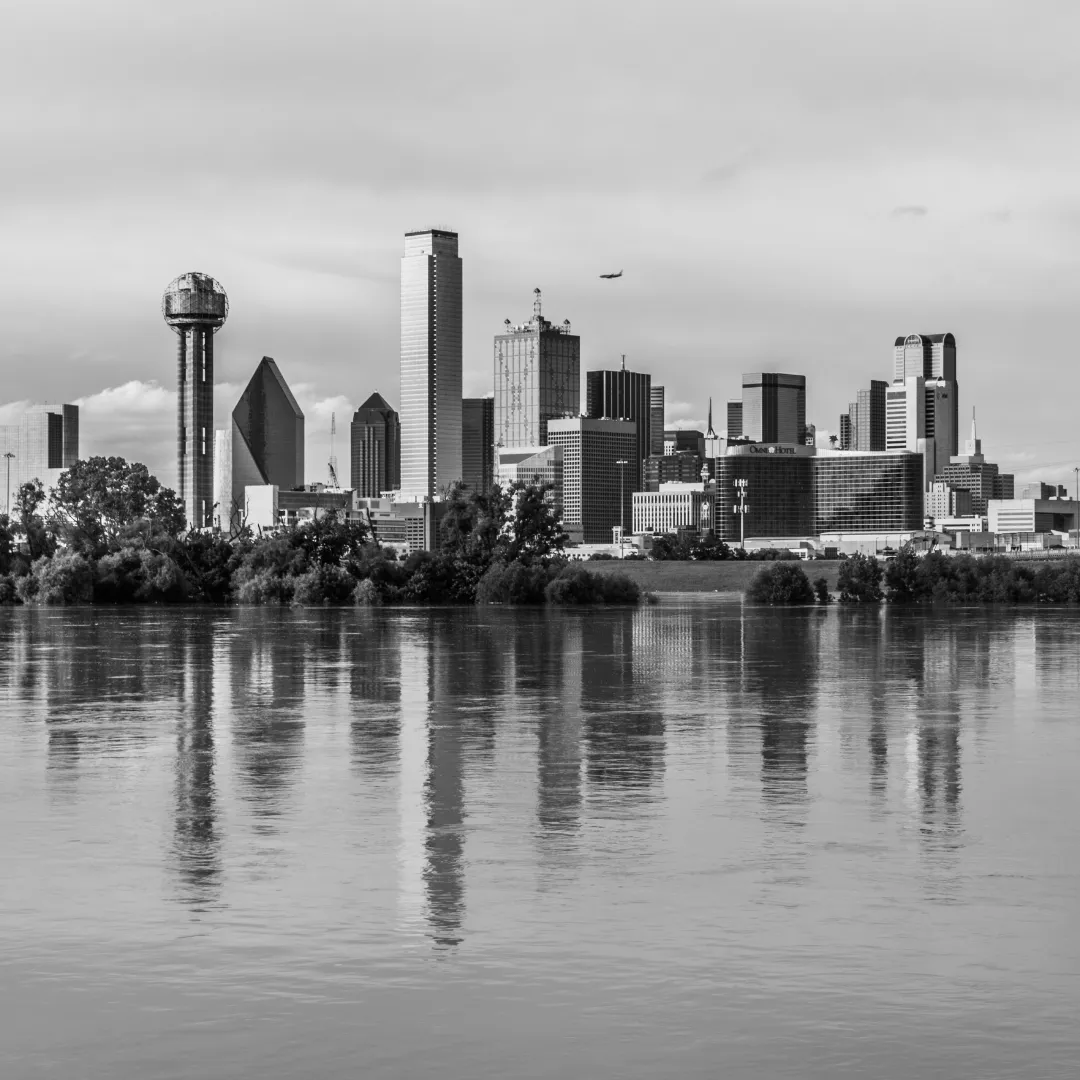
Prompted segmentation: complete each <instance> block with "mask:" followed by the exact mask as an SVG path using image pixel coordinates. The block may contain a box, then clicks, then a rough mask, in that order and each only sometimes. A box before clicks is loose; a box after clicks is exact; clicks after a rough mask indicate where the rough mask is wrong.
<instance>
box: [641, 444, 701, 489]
mask: <svg viewBox="0 0 1080 1080" xmlns="http://www.w3.org/2000/svg"><path fill="white" fill-rule="evenodd" d="M701 462H702V458H701V455H700V454H695V453H694V452H693V451H692V450H678V451H676V452H675V453H674V454H650V455H649V456H648V457H647V458H646V459H645V488H644V490H645V491H659V490H660V485H661V484H696V483H698V482H699V481H700V480H701Z"/></svg>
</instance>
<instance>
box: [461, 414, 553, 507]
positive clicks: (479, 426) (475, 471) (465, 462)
mask: <svg viewBox="0 0 1080 1080" xmlns="http://www.w3.org/2000/svg"><path fill="white" fill-rule="evenodd" d="M545 427H546V425H545ZM494 480H495V401H494V399H492V398H489V397H482V398H463V399H462V402H461V482H462V483H463V484H464V485H465V487H467V488H469V489H470V490H471V491H487V489H488V488H489V487H491V485H492V483H494Z"/></svg>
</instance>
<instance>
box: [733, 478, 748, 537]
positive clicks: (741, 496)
mask: <svg viewBox="0 0 1080 1080" xmlns="http://www.w3.org/2000/svg"><path fill="white" fill-rule="evenodd" d="M749 486H750V481H749V480H736V481H735V498H736V499H738V500H739V505H738V506H736V507H735V513H736V514H738V515H739V547H741V548H742V549H743V551H745V550H746V511H747V510H749V509H750V507H749V506H747V505H746V492H747V489H748V488H749Z"/></svg>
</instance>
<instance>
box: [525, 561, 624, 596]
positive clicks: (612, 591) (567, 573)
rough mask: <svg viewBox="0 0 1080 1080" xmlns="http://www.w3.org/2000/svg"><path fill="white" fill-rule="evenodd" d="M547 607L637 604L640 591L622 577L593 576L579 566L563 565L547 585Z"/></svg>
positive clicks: (545, 593)
mask: <svg viewBox="0 0 1080 1080" xmlns="http://www.w3.org/2000/svg"><path fill="white" fill-rule="evenodd" d="M544 596H545V598H546V600H547V602H548V603H549V604H556V605H562V606H566V605H574V604H638V603H640V602H641V588H640V586H639V585H638V584H637V582H636V581H633V580H631V579H630V578H628V577H627V576H626V575H625V574H597V573H593V572H590V571H589V570H586V569H585V567H584V566H582V565H581V563H570V564H569V565H568V566H564V567H563V568H562V569H561V570H560V571H559V572H558V574H557V576H556V577H554V578H553V579H552V580H551V581H550V582H549V583H548V585H547V588H546V589H545V590H544Z"/></svg>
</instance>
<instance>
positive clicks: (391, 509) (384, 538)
mask: <svg viewBox="0 0 1080 1080" xmlns="http://www.w3.org/2000/svg"><path fill="white" fill-rule="evenodd" d="M447 505H448V504H447V503H445V502H432V501H431V500H427V501H424V502H415V501H412V500H407V501H399V500H397V499H391V498H379V499H362V498H357V499H356V500H355V512H356V514H357V517H358V518H359V520H361V521H364V522H366V524H367V525H368V527H369V528H370V529H371V532H372V536H373V538H374V540H375V542H376V543H377V544H379V545H382V546H389V547H393V548H395V549H396V550H397V551H398V552H400V553H401V554H403V555H412V554H414V553H415V552H419V551H434V550H436V548H437V547H438V545H439V522H440V521H441V520H442V518H443V516H444V514H445V513H446V509H447Z"/></svg>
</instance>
